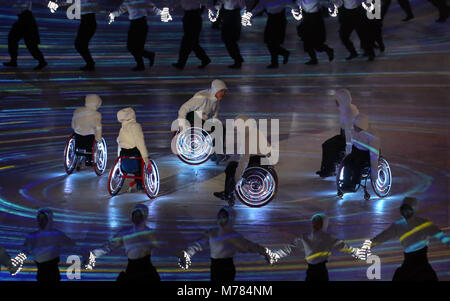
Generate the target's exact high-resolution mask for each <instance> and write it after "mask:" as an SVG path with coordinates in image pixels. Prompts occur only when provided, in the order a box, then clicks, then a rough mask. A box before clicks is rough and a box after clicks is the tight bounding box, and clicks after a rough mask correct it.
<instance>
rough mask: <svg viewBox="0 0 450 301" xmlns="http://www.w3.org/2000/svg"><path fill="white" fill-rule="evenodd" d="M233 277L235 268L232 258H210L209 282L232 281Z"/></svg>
mask: <svg viewBox="0 0 450 301" xmlns="http://www.w3.org/2000/svg"><path fill="white" fill-rule="evenodd" d="M235 276H236V268H235V266H234V262H233V258H219V259H215V258H211V276H210V277H211V281H213V282H224V281H234V277H235Z"/></svg>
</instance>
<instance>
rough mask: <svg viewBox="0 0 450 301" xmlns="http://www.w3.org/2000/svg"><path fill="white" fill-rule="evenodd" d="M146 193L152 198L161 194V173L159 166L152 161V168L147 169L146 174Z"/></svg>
mask: <svg viewBox="0 0 450 301" xmlns="http://www.w3.org/2000/svg"><path fill="white" fill-rule="evenodd" d="M144 185H145V191H146V193H147V195H148V196H149V197H150V198H155V197H156V196H157V195H158V193H159V171H158V166H156V163H155V162H154V161H153V160H150V168H146V169H145V174H144Z"/></svg>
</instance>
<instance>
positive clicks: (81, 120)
mask: <svg viewBox="0 0 450 301" xmlns="http://www.w3.org/2000/svg"><path fill="white" fill-rule="evenodd" d="M101 105H102V99H101V98H100V97H99V96H98V95H95V94H89V95H87V96H86V99H85V106H84V107H83V108H78V109H76V110H75V112H74V113H73V117H72V129H73V130H74V131H75V133H77V134H78V135H82V136H86V135H95V140H96V141H98V142H101V141H102V114H100V113H99V112H97V110H98V108H99V107H100V106H101Z"/></svg>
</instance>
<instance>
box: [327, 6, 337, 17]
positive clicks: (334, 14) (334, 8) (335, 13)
mask: <svg viewBox="0 0 450 301" xmlns="http://www.w3.org/2000/svg"><path fill="white" fill-rule="evenodd" d="M328 12H329V13H330V16H331V17H333V18H334V17H336V16H337V15H338V12H339V10H338V7H337V6H336V4H333V8H331V7H328Z"/></svg>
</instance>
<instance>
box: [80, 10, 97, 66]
mask: <svg viewBox="0 0 450 301" xmlns="http://www.w3.org/2000/svg"><path fill="white" fill-rule="evenodd" d="M96 30H97V21H96V19H95V13H91V14H85V15H81V22H80V26H79V27H78V33H77V37H76V38H75V49H76V50H77V51H78V53H79V54H80V55H81V56H82V57H83V59H84V61H85V62H86V64H87V65H94V64H95V62H94V60H93V59H92V56H91V52H90V51H89V42H90V41H91V39H92V37H93V36H94V34H95V31H96Z"/></svg>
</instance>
